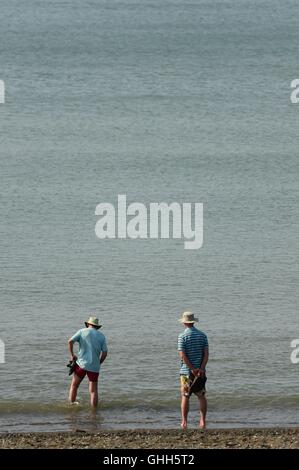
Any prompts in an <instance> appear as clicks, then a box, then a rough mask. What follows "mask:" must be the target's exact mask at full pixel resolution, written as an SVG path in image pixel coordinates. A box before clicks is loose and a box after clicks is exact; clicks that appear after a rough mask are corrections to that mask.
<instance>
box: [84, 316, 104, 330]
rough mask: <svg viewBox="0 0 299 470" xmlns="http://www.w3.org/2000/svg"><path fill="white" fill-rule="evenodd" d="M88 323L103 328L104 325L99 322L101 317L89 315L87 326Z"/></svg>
mask: <svg viewBox="0 0 299 470" xmlns="http://www.w3.org/2000/svg"><path fill="white" fill-rule="evenodd" d="M88 325H92V326H95V327H97V328H101V326H102V325H100V324H99V319H98V318H97V317H89V319H88V320H87V321H86V322H85V326H86V328H88Z"/></svg>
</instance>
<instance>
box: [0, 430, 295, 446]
mask: <svg viewBox="0 0 299 470" xmlns="http://www.w3.org/2000/svg"><path fill="white" fill-rule="evenodd" d="M0 448H2V449H28V448H31V449H32V448H35V449H44V448H48V449H297V448H299V428H265V429H260V428H259V429H210V430H209V429H208V430H206V431H201V430H194V429H192V430H187V431H181V430H179V429H170V430H142V429H140V430H132V431H129V430H128V431H101V432H97V433H88V432H85V431H83V430H79V429H78V430H76V431H74V432H53V433H20V434H13V433H7V434H6V433H2V434H0Z"/></svg>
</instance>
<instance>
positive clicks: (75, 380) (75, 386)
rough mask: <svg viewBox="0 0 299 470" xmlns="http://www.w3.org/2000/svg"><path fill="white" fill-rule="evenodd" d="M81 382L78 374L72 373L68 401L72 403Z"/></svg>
mask: <svg viewBox="0 0 299 470" xmlns="http://www.w3.org/2000/svg"><path fill="white" fill-rule="evenodd" d="M81 382H82V379H81V378H80V377H78V375H76V374H74V375H73V379H72V383H71V387H70V393H69V401H70V402H71V403H74V402H75V401H76V398H77V391H78V388H79V385H80V383H81Z"/></svg>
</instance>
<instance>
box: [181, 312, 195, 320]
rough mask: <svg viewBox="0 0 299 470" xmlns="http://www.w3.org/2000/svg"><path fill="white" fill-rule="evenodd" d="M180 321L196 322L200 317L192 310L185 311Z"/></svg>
mask: <svg viewBox="0 0 299 470" xmlns="http://www.w3.org/2000/svg"><path fill="white" fill-rule="evenodd" d="M178 321H179V322H180V323H195V322H197V321H198V318H195V317H194V314H193V313H192V312H183V313H182V318H180V319H179V320H178Z"/></svg>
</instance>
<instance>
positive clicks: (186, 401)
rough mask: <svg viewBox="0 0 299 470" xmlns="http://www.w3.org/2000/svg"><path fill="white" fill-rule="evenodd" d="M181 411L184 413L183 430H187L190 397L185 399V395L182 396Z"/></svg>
mask: <svg viewBox="0 0 299 470" xmlns="http://www.w3.org/2000/svg"><path fill="white" fill-rule="evenodd" d="M181 411H182V424H181V428H182V429H186V428H187V418H188V412H189V397H185V396H184V395H182V403H181Z"/></svg>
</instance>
